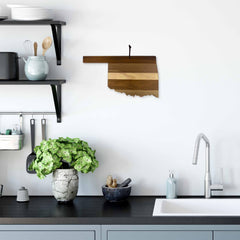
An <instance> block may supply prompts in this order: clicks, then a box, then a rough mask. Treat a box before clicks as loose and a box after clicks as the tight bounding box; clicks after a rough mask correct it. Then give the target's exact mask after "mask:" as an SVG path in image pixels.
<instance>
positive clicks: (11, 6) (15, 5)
mask: <svg viewBox="0 0 240 240" xmlns="http://www.w3.org/2000/svg"><path fill="white" fill-rule="evenodd" d="M7 7H9V8H20V7H31V6H29V5H22V4H21V5H20V4H7Z"/></svg>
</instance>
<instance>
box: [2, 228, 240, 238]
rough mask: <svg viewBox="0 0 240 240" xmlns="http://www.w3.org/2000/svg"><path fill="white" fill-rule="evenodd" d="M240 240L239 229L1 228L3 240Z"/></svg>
mask: <svg viewBox="0 0 240 240" xmlns="http://www.w3.org/2000/svg"><path fill="white" fill-rule="evenodd" d="M2 239H4V240H16V239H18V240H32V239H34V240H53V239H58V240H71V239H76V240H240V225H0V240H2Z"/></svg>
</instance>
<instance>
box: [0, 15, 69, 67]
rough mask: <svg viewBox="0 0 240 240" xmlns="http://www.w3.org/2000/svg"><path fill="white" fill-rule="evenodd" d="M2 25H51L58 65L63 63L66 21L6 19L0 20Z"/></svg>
mask: <svg viewBox="0 0 240 240" xmlns="http://www.w3.org/2000/svg"><path fill="white" fill-rule="evenodd" d="M0 25H50V26H51V30H52V35H53V41H54V46H55V52H56V58H57V65H61V61H62V26H65V25H66V22H64V21H53V20H51V21H50V20H49V21H47V20H39V21H16V20H4V21H0Z"/></svg>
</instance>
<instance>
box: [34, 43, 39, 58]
mask: <svg viewBox="0 0 240 240" xmlns="http://www.w3.org/2000/svg"><path fill="white" fill-rule="evenodd" d="M33 46H34V56H37V49H38V44H37V42H34V44H33Z"/></svg>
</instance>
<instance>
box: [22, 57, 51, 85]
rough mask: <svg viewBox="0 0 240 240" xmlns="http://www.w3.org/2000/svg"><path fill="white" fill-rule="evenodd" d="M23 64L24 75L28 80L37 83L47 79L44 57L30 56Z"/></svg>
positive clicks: (47, 68) (46, 65)
mask: <svg viewBox="0 0 240 240" xmlns="http://www.w3.org/2000/svg"><path fill="white" fill-rule="evenodd" d="M23 60H24V62H25V75H26V77H27V79H28V80H32V81H38V80H45V79H46V78H47V75H48V72H49V67H48V63H47V60H46V57H44V56H30V57H28V59H27V60H25V59H24V58H23Z"/></svg>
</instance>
